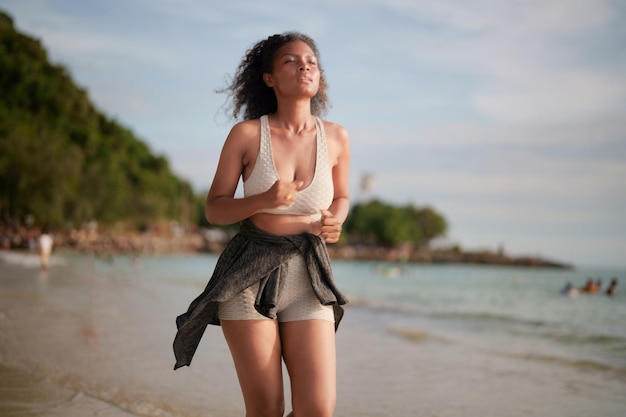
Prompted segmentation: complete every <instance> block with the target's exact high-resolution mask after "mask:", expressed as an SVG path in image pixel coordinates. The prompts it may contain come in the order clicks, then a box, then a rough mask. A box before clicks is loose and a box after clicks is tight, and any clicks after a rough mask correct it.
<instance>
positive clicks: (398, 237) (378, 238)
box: [344, 200, 447, 246]
mask: <svg viewBox="0 0 626 417" xmlns="http://www.w3.org/2000/svg"><path fill="white" fill-rule="evenodd" d="M344 230H345V231H346V233H347V234H349V235H350V236H351V237H352V238H353V239H354V238H357V239H360V240H365V241H369V242H373V243H376V244H381V245H385V246H398V245H400V244H402V243H413V244H426V243H428V242H429V241H430V240H431V239H433V238H435V237H437V236H441V235H443V234H444V233H445V232H446V230H447V223H446V220H445V219H444V218H443V216H441V215H440V214H439V213H437V212H436V211H435V210H434V209H433V208H431V207H423V208H419V207H415V206H413V205H408V206H404V207H396V206H393V205H390V204H387V203H383V202H381V201H379V200H372V201H370V202H367V203H359V204H356V205H355V206H353V207H352V209H351V211H350V215H349V216H348V220H347V221H346V223H345V225H344Z"/></svg>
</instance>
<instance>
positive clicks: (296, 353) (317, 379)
mask: <svg viewBox="0 0 626 417" xmlns="http://www.w3.org/2000/svg"><path fill="white" fill-rule="evenodd" d="M280 337H281V340H282V346H283V357H284V359H285V364H286V365H287V370H288V371H289V378H290V380H291V396H292V404H293V416H294V417H331V416H332V415H333V412H334V410H335V402H336V397H337V392H336V391H337V382H336V378H337V372H336V354H335V325H334V323H333V322H330V321H327V320H301V321H289V322H284V323H281V324H280Z"/></svg>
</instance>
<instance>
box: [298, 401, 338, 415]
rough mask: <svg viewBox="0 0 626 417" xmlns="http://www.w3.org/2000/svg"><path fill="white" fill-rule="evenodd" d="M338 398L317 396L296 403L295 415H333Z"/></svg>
mask: <svg viewBox="0 0 626 417" xmlns="http://www.w3.org/2000/svg"><path fill="white" fill-rule="evenodd" d="M335 403H336V398H335V397H334V396H332V397H331V396H329V397H326V398H315V399H311V400H310V401H306V402H299V403H294V407H293V408H294V411H293V417H332V416H333V414H334V412H335Z"/></svg>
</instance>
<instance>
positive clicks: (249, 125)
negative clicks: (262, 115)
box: [228, 119, 261, 141]
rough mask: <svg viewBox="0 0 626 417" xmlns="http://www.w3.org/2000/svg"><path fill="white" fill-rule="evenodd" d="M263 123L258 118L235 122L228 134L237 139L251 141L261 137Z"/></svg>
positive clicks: (230, 137) (229, 136)
mask: <svg viewBox="0 0 626 417" xmlns="http://www.w3.org/2000/svg"><path fill="white" fill-rule="evenodd" d="M260 132H261V124H260V122H259V120H258V119H255V120H244V121H243V122H239V123H237V124H235V125H234V126H233V127H232V128H231V129H230V133H229V134H228V138H229V139H234V140H237V141H249V140H251V139H258V138H259V137H260Z"/></svg>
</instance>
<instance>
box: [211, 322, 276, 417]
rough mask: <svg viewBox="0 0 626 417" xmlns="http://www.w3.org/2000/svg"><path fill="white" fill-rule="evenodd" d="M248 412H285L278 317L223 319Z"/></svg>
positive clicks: (270, 413) (267, 413)
mask: <svg viewBox="0 0 626 417" xmlns="http://www.w3.org/2000/svg"><path fill="white" fill-rule="evenodd" d="M221 325H222V331H223V332H224V337H225V338H226V342H227V343H228V347H229V349H230V352H231V355H232V357H233V362H234V364H235V369H236V371H237V377H238V379H239V385H240V386H241V391H242V393H243V397H244V402H245V405H246V414H247V415H249V416H254V415H263V416H265V415H267V416H272V415H275V416H282V415H283V412H284V407H285V405H284V394H283V376H282V362H281V344H280V335H279V330H278V323H277V321H276V320H222V321H221Z"/></svg>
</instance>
